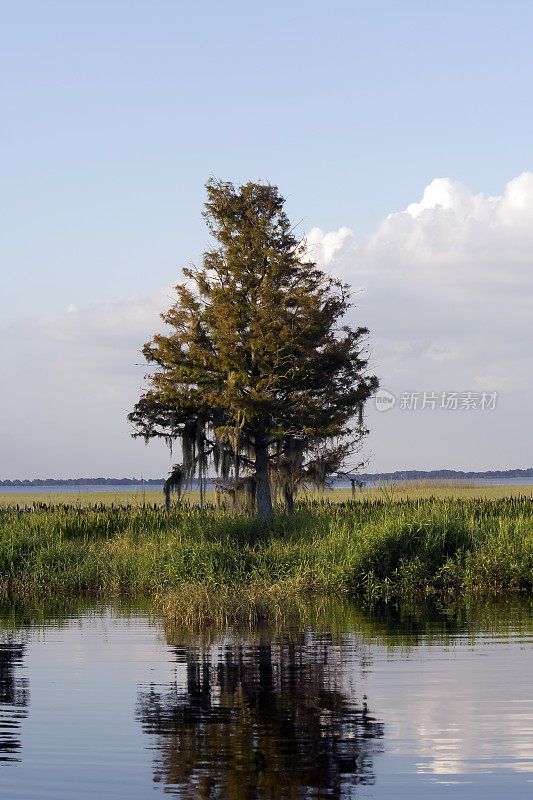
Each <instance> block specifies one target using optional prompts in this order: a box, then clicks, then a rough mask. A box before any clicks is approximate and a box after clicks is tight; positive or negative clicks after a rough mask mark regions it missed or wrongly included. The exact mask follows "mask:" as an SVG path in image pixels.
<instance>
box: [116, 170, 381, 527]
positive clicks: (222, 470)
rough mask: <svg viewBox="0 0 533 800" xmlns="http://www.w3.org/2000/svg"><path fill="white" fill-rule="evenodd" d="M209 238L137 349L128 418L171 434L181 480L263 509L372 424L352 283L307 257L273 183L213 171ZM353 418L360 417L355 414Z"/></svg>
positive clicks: (321, 476) (326, 465)
mask: <svg viewBox="0 0 533 800" xmlns="http://www.w3.org/2000/svg"><path fill="white" fill-rule="evenodd" d="M206 189H207V202H206V204H205V211H204V217H205V219H206V222H207V226H208V228H209V230H210V232H211V234H212V235H213V237H214V239H215V246H214V247H213V248H212V249H209V250H207V251H206V252H205V253H204V256H203V264H202V266H201V267H199V268H187V269H183V274H184V276H185V280H184V281H183V282H182V283H179V284H178V285H177V286H176V292H177V300H176V302H175V304H174V305H173V306H172V307H171V308H170V309H169V310H168V311H167V312H166V313H164V314H162V315H161V316H162V319H163V320H164V322H165V323H166V324H167V326H169V328H170V332H169V333H167V334H165V335H164V334H156V335H155V336H154V337H153V339H152V341H150V342H148V343H147V344H145V346H144V348H143V353H144V356H145V358H146V360H147V362H148V363H149V364H151V365H153V366H154V367H155V369H154V371H153V372H152V373H151V374H150V375H149V376H148V388H147V389H146V391H145V392H144V393H143V394H142V396H141V397H140V399H139V401H138V402H137V403H136V405H135V407H134V409H133V411H132V412H131V414H129V419H130V421H131V422H132V423H133V424H134V426H135V429H136V430H135V433H134V434H133V435H135V436H143V437H144V438H145V439H146V440H147V441H148V440H149V439H150V438H153V437H163V438H165V439H166V440H167V442H168V443H169V444H172V442H174V441H175V440H179V441H180V443H181V447H182V452H183V464H182V465H181V466H180V468H179V474H180V475H183V476H184V478H185V479H189V478H190V477H192V476H193V475H195V474H196V475H198V477H199V478H200V483H201V485H202V482H203V481H204V480H205V476H206V474H207V469H208V466H209V464H210V463H212V464H213V465H214V467H215V469H216V470H217V472H218V474H219V475H220V479H221V483H220V487H221V488H224V489H227V490H228V491H230V492H233V496H234V497H235V494H236V493H237V492H239V491H241V490H242V491H244V492H245V493H246V494H247V496H248V498H249V501H250V503H251V505H253V506H254V507H255V506H256V507H257V511H258V513H259V514H260V515H262V516H267V517H268V516H270V515H271V513H272V491H275V492H277V491H281V492H282V494H283V496H284V499H285V503H286V506H287V508H288V510H291V507H292V497H293V495H294V491H295V489H296V488H297V486H298V485H299V484H300V483H303V482H312V483H315V484H323V482H324V480H325V478H326V476H327V474H328V473H331V472H332V471H337V470H339V469H340V468H341V466H342V464H343V463H344V462H345V461H346V459H347V458H349V457H350V456H351V455H352V454H353V453H354V452H355V451H356V450H357V446H358V444H359V442H360V440H361V437H362V436H363V435H364V434H365V433H366V430H365V429H364V426H363V424H362V407H363V404H364V402H365V400H366V399H367V398H368V397H369V395H370V394H371V393H372V392H373V391H374V390H375V389H376V388H377V385H378V381H377V378H376V377H375V376H370V375H367V373H366V368H367V358H366V356H365V339H366V334H367V333H368V331H367V329H366V328H364V327H358V328H355V329H354V328H351V327H349V326H348V325H345V324H344V325H343V324H342V318H343V316H344V315H345V313H346V311H347V310H348V308H349V307H350V300H349V287H348V286H347V285H346V284H344V283H342V282H341V281H339V280H336V279H334V278H332V277H330V276H328V275H326V274H325V273H324V272H322V271H321V270H320V269H318V267H317V265H316V264H315V263H314V262H313V261H312V260H311V259H310V257H309V255H308V253H307V249H306V245H305V241H299V240H298V239H297V238H296V236H295V235H294V232H293V229H292V228H291V224H290V222H289V219H288V217H287V215H286V213H285V211H284V208H283V206H284V199H283V197H281V196H280V194H279V192H278V189H277V187H275V186H271V185H268V184H266V185H265V184H261V183H252V182H249V183H246V184H244V185H243V186H240V187H239V188H236V187H234V186H233V184H232V183H230V182H225V181H217V180H213V179H212V180H210V181H208V183H207V184H206ZM355 417H357V419H354V418H355Z"/></svg>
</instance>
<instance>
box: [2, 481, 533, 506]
mask: <svg viewBox="0 0 533 800" xmlns="http://www.w3.org/2000/svg"><path fill="white" fill-rule="evenodd" d="M532 492H533V486H531V485H529V486H527V485H526V486H481V485H479V484H475V483H473V482H468V481H462V480H410V481H397V482H390V481H389V482H383V483H382V484H380V485H379V486H376V487H372V488H366V487H363V488H362V489H357V490H356V493H355V498H352V491H351V489H326V490H325V491H324V492H323V493H319V492H317V491H315V490H306V491H303V492H302V493H301V494H300V496H299V500H300V501H301V502H308V501H315V500H321V499H322V500H326V501H328V502H329V503H342V502H347V501H351V500H352V499H355V500H357V501H361V500H381V499H383V498H385V499H387V498H389V499H390V498H391V497H392V499H394V500H417V499H419V500H421V499H429V498H433V497H435V498H439V499H448V498H457V499H460V500H461V499H462V500H470V499H477V498H485V499H487V500H498V499H500V498H503V497H518V496H521V495H529V496H531V494H532ZM183 498H184V503H185V505H190V506H195V505H197V504H199V500H200V493H199V492H197V491H186V492H183ZM206 502H207V503H208V504H210V505H213V506H214V492H213V491H212V490H208V491H207V492H206ZM65 505H67V506H73V507H75V508H79V507H81V508H89V507H93V506H99V507H100V506H105V507H107V506H118V507H120V508H134V507H135V508H138V507H143V506H145V507H149V508H153V507H154V506H155V507H157V508H162V507H163V506H164V498H163V492H162V491H160V490H153V489H146V491H145V492H141V491H135V492H129V491H125V492H102V491H100V492H99V491H73V492H54V491H50V492H0V508H17V506H18V507H19V508H40V507H42V506H46V507H48V506H53V507H55V506H65Z"/></svg>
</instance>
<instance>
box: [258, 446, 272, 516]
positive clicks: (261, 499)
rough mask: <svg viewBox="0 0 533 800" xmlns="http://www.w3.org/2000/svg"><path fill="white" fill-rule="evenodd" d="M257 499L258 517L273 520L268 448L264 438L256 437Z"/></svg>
mask: <svg viewBox="0 0 533 800" xmlns="http://www.w3.org/2000/svg"><path fill="white" fill-rule="evenodd" d="M255 497H256V501H257V514H258V516H259V517H261V518H262V519H271V518H272V516H273V511H272V495H271V494H270V481H269V479H268V447H267V446H266V444H265V441H264V439H263V437H262V436H256V439H255Z"/></svg>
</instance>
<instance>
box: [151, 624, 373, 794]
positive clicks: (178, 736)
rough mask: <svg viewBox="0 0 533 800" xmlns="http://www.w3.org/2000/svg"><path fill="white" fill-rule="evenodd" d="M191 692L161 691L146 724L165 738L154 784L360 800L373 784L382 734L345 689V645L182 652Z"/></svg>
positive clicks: (231, 646) (156, 690) (222, 644)
mask: <svg viewBox="0 0 533 800" xmlns="http://www.w3.org/2000/svg"><path fill="white" fill-rule="evenodd" d="M175 652H176V656H177V660H178V662H179V663H182V664H184V665H185V666H186V675H187V678H186V681H187V685H186V688H184V687H183V686H182V685H180V683H179V682H175V683H173V684H170V685H165V686H163V687H161V686H157V685H152V686H150V687H148V688H146V689H143V690H142V691H141V692H140V694H139V700H138V709H137V711H138V717H139V719H140V720H141V722H142V725H143V730H144V731H145V732H146V733H149V734H152V735H155V736H156V737H157V739H156V744H155V748H154V749H155V750H156V751H157V755H156V756H155V763H154V779H155V780H156V781H160V782H163V783H164V784H165V789H166V791H167V792H170V793H173V794H176V795H178V796H180V797H183V798H193V797H194V798H201V800H205V799H206V798H221V799H222V798H223V800H233V798H235V800H237V798H238V800H255V798H269V799H271V800H282V798H283V799H284V798H287V800H288V799H289V798H303V797H306V798H307V797H315V798H318V797H320V798H322V797H333V798H341V797H351V796H353V795H354V791H355V787H356V786H357V785H358V784H370V783H373V781H374V773H373V756H374V755H375V754H376V753H377V752H379V751H380V749H381V746H380V742H379V740H380V738H381V736H382V734H383V726H382V724H381V723H379V722H377V721H376V720H375V719H373V718H372V716H371V714H370V713H369V712H368V710H367V707H366V702H365V701H364V699H363V701H362V702H360V703H357V701H356V700H355V699H354V698H351V697H349V696H348V693H347V692H346V690H344V691H343V690H342V688H341V686H340V684H341V681H342V667H343V657H344V655H345V653H344V649H343V648H342V647H340V648H339V647H333V646H332V643H331V638H330V637H329V636H323V635H322V636H316V635H312V634H309V633H307V634H306V635H305V636H304V635H301V636H299V637H297V638H296V640H294V639H291V640H289V639H285V640H282V641H278V642H276V643H269V642H264V641H259V643H256V644H250V643H249V644H246V643H243V642H240V643H239V642H235V641H229V640H226V641H219V642H218V643H217V644H216V645H211V646H210V647H207V648H200V647H184V648H177V649H176V651H175Z"/></svg>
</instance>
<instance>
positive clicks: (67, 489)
mask: <svg viewBox="0 0 533 800" xmlns="http://www.w3.org/2000/svg"><path fill="white" fill-rule="evenodd" d="M467 483H468V484H470V485H472V484H473V485H476V486H531V485H533V478H468V479H467ZM379 485H380V484H379V483H374V482H372V481H367V482H366V483H365V487H366V488H367V489H371V488H373V487H374V488H375V487H376V486H379ZM208 488H213V485H212V484H211V483H208ZM334 488H335V489H350V488H351V484H350V481H345V480H338V481H335V487H334ZM162 490H163V484H162V483H161V484H160V485H157V486H155V485H153V484H152V485H145V486H144V487H143V486H142V484H140V483H135V484H128V485H126V486H124V485H122V484H109V485H107V486H105V485H101V486H100V485H84V484H82V485H80V486H69V485H62V484H61V485H59V486H0V494H13V493H15V494H25V493H26V494H43V495H45V494H63V493H69V494H73V493H74V494H87V493H93V492H104V493H105V492H124V493H125V494H127V493H128V492H129V493H130V494H133V493H134V492H142V491H146V492H161V491H162Z"/></svg>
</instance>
